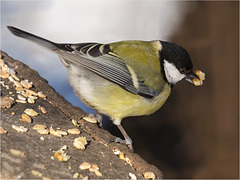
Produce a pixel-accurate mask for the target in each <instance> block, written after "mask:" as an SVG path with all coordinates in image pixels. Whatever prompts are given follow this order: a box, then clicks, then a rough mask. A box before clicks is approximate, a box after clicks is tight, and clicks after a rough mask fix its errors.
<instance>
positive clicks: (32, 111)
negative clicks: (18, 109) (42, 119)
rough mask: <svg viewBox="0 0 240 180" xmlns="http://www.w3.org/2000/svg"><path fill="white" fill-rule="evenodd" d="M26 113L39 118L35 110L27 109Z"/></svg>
mask: <svg viewBox="0 0 240 180" xmlns="http://www.w3.org/2000/svg"><path fill="white" fill-rule="evenodd" d="M24 112H25V113H26V114H27V115H29V116H37V115H38V113H37V112H36V111H34V110H33V109H26V110H25V111H24Z"/></svg>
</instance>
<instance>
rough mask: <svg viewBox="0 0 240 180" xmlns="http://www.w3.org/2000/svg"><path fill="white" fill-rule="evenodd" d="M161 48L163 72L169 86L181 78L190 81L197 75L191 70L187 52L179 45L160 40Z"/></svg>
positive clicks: (191, 65)
mask: <svg viewBox="0 0 240 180" xmlns="http://www.w3.org/2000/svg"><path fill="white" fill-rule="evenodd" d="M161 44H162V49H161V51H160V58H161V63H162V68H163V73H164V75H165V78H166V80H167V81H168V83H169V84H171V86H174V85H175V84H176V83H177V82H179V81H180V80H182V79H184V78H185V79H186V80H187V81H189V82H192V79H194V78H197V79H199V77H198V76H197V75H196V74H195V73H194V72H193V64H192V61H191V58H190V56H189V54H188V52H187V51H186V50H185V49H184V48H182V47H181V46H179V45H177V44H175V43H170V42H165V41H161Z"/></svg>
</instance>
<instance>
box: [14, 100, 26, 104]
mask: <svg viewBox="0 0 240 180" xmlns="http://www.w3.org/2000/svg"><path fill="white" fill-rule="evenodd" d="M16 102H18V103H22V104H25V103H27V101H24V100H20V99H17V100H16Z"/></svg>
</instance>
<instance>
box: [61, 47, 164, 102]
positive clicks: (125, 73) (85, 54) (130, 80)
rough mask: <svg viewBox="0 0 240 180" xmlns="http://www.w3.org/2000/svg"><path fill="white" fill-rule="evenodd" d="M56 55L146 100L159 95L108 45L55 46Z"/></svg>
mask: <svg viewBox="0 0 240 180" xmlns="http://www.w3.org/2000/svg"><path fill="white" fill-rule="evenodd" d="M57 46H58V50H56V51H57V52H56V53H57V54H59V56H60V57H61V58H62V59H63V60H64V61H66V63H74V64H76V65H80V66H83V67H85V68H87V69H88V70H90V71H92V72H94V73H96V74H98V75H99V76H101V77H103V78H105V79H107V80H109V81H111V82H114V83H116V84H118V85H119V86H121V87H122V88H124V89H126V90H127V91H129V92H131V93H133V94H138V95H140V96H143V97H146V98H153V97H155V96H156V95H158V94H159V93H160V91H159V90H153V89H152V88H150V87H148V86H147V85H145V84H144V78H143V77H140V76H139V75H137V74H136V73H135V71H134V69H133V68H132V67H131V66H129V65H128V64H127V63H126V62H124V60H122V59H121V58H120V57H119V56H118V55H117V54H115V53H114V52H113V51H112V50H111V48H110V45H108V44H99V43H80V44H57Z"/></svg>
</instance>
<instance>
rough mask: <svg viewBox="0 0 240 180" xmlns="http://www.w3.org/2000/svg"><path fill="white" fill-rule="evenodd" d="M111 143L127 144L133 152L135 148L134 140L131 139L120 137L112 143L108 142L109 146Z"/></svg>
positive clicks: (112, 140)
mask: <svg viewBox="0 0 240 180" xmlns="http://www.w3.org/2000/svg"><path fill="white" fill-rule="evenodd" d="M111 142H116V143H121V144H126V145H127V146H128V148H129V149H131V150H132V151H134V150H133V146H132V140H131V139H130V138H129V139H125V140H124V139H121V138H119V137H116V138H113V139H111V140H110V141H108V142H107V144H109V143H111Z"/></svg>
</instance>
